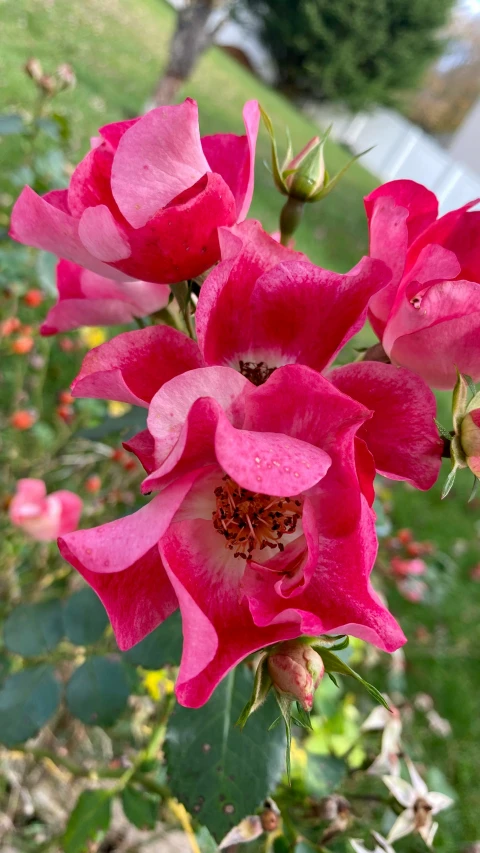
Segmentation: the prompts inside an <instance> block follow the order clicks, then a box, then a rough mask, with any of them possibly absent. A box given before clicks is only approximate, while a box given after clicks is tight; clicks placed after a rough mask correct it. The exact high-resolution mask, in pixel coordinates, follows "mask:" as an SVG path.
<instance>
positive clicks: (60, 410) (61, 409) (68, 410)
mask: <svg viewBox="0 0 480 853" xmlns="http://www.w3.org/2000/svg"><path fill="white" fill-rule="evenodd" d="M56 412H57V415H58V417H59V418H61V419H62V421H65V423H66V424H69V423H71V422H72V421H73V419H74V417H75V412H74V411H73V409H72V407H71V406H65V405H60V406H57V408H56Z"/></svg>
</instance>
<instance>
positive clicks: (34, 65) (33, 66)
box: [24, 56, 43, 83]
mask: <svg viewBox="0 0 480 853" xmlns="http://www.w3.org/2000/svg"><path fill="white" fill-rule="evenodd" d="M24 67H25V71H26V72H27V74H28V76H29V77H31V78H32V80H35V83H39V82H40V80H41V78H42V77H43V68H42V63H41V62H40V60H39V59H37V58H36V57H35V56H31V57H30V59H28V60H27V62H26V63H25V66H24Z"/></svg>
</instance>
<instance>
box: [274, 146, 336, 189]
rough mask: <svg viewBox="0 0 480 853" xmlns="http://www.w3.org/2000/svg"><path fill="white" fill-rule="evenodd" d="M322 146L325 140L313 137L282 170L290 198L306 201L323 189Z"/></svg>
mask: <svg viewBox="0 0 480 853" xmlns="http://www.w3.org/2000/svg"><path fill="white" fill-rule="evenodd" d="M324 144H325V140H320V138H319V137H318V136H315V137H314V138H313V139H311V140H310V142H309V143H308V144H307V145H306V146H305V148H304V149H303V151H301V152H300V154H298V155H297V157H294V158H293V160H291V161H290V163H288V164H287V166H286V167H285V168H284V170H283V175H284V176H285V186H286V187H287V190H288V194H289V196H290V197H291V198H296V199H299V201H308V200H309V199H310V198H311V197H312V196H313V195H314V194H315V193H316V192H318V191H319V190H321V189H322V188H323V187H324V185H325V177H326V171H325V161H324V159H323V147H324Z"/></svg>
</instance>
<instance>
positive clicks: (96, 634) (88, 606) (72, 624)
mask: <svg viewBox="0 0 480 853" xmlns="http://www.w3.org/2000/svg"><path fill="white" fill-rule="evenodd" d="M63 619H64V622H65V633H66V635H67V637H68V639H69V640H71V642H72V643H75V644H76V645H77V646H89V645H90V644H91V643H95V642H96V641H97V640H99V639H100V637H101V636H102V634H103V632H104V630H105V628H106V627H107V625H108V616H107V614H106V612H105V608H104V606H103V604H102V602H101V601H100V599H99V598H98V596H97V595H96V594H95V593H94V591H93V589H90V587H88V586H87V587H85V589H81V590H79V591H78V592H74V593H73V595H71V596H70V598H69V599H68V601H67V603H66V604H65V610H64V614H63Z"/></svg>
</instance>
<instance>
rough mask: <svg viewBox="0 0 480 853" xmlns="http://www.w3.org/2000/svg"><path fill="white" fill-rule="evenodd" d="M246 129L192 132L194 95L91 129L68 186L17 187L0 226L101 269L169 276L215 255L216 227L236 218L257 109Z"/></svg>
mask: <svg viewBox="0 0 480 853" xmlns="http://www.w3.org/2000/svg"><path fill="white" fill-rule="evenodd" d="M243 116H244V121H245V128H246V135H245V136H236V135H235V134H216V135H213V136H206V137H203V139H201V138H200V130H199V125H198V111H197V105H196V103H195V101H192V100H191V99H189V98H188V99H187V100H186V101H184V103H183V104H176V105H174V106H165V107H158V108H156V109H154V110H151V111H150V112H148V113H146V115H144V116H141V117H140V118H136V119H131V120H128V121H122V122H115V123H114V124H109V125H106V126H105V127H102V128H100V131H99V132H100V137H99V138H97V139H94V140H93V147H92V150H91V151H90V152H89V153H88V154H87V155H86V157H85V158H84V159H83V160H82V161H81V163H80V164H79V165H78V166H77V168H76V169H75V171H74V173H73V175H72V178H71V180H70V186H69V188H68V190H54V191H52V192H49V193H47V194H46V195H45V196H43V197H40V196H38V195H37V194H36V193H35V192H34V191H33V190H32V189H30V188H29V187H25V189H24V190H23V192H22V194H21V195H20V197H19V199H18V200H17V202H16V204H15V207H14V209H13V213H12V220H11V230H10V235H11V236H12V237H13V239H15V240H18V241H19V242H20V243H25V244H27V245H29V246H35V247H37V248H40V249H46V250H47V251H50V252H53V253H54V254H56V255H59V256H60V257H62V258H64V259H67V260H70V261H73V262H74V263H76V264H80V265H81V266H82V267H85V268H86V269H88V270H91V271H92V272H94V273H97V274H98V275H101V276H106V277H107V278H115V279H116V280H119V281H121V280H122V279H123V280H124V279H127V278H131V279H138V280H141V281H144V282H145V281H149V282H157V283H161V284H164V283H167V284H168V283H172V282H179V281H183V280H184V279H188V278H194V277H195V276H197V275H199V274H200V273H202V272H204V271H205V270H207V269H208V268H209V267H211V266H212V264H214V263H215V262H216V261H217V260H218V255H219V246H218V237H217V228H218V227H219V226H221V225H232V224H233V223H234V222H237V221H241V220H242V219H244V218H245V216H246V214H247V212H248V208H249V206H250V202H251V198H252V193H253V180H254V151H255V143H256V136H257V132H258V122H259V109H258V104H257V102H256V101H249V102H248V103H247V104H246V105H245V108H244V112H243Z"/></svg>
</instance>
